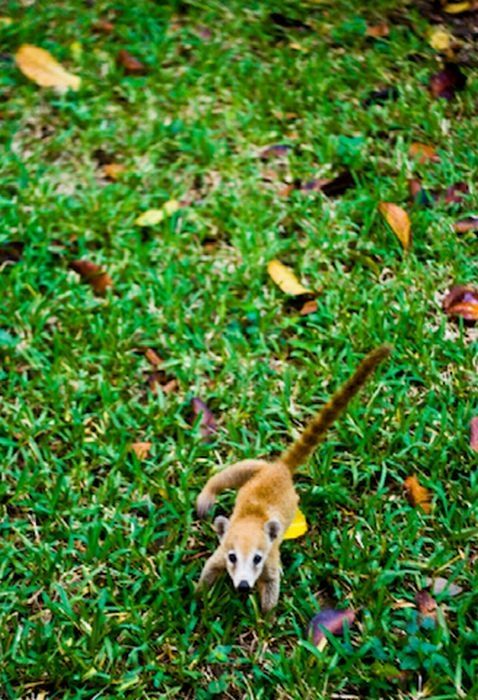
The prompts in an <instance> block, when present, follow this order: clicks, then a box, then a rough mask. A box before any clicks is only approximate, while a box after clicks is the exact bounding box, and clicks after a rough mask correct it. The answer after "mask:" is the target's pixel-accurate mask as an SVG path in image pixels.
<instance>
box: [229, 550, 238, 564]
mask: <svg viewBox="0 0 478 700" xmlns="http://www.w3.org/2000/svg"><path fill="white" fill-rule="evenodd" d="M228 558H229V561H230V562H231V564H235V563H236V561H237V557H236V555H235V554H234V552H231V553H230V554H229V555H228Z"/></svg>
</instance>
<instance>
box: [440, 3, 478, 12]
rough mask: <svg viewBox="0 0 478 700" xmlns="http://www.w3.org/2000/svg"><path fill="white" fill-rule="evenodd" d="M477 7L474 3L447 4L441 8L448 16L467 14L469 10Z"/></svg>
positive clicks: (477, 4)
mask: <svg viewBox="0 0 478 700" xmlns="http://www.w3.org/2000/svg"><path fill="white" fill-rule="evenodd" d="M477 7H478V3H476V2H449V3H447V4H446V5H445V7H444V8H443V11H444V12H447V13H448V14H449V15H459V14H461V13H462V12H469V11H470V10H475V9H476V8H477Z"/></svg>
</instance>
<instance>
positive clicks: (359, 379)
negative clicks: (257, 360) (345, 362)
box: [280, 345, 391, 471]
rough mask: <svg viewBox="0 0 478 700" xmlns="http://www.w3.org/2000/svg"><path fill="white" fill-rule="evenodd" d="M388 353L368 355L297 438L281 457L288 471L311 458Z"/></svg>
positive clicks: (383, 350)
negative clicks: (323, 438)
mask: <svg viewBox="0 0 478 700" xmlns="http://www.w3.org/2000/svg"><path fill="white" fill-rule="evenodd" d="M390 352H391V348H390V347H389V346H387V345H382V346H381V347H379V348H376V350H372V352H369V354H368V355H367V356H366V357H364V359H363V360H362V362H361V363H360V364H359V366H358V368H357V369H356V370H355V372H354V374H353V375H352V376H351V377H350V379H348V380H347V381H346V382H345V384H344V385H343V386H342V387H341V388H340V389H339V390H338V391H337V392H336V393H335V394H334V395H333V396H332V398H331V399H330V401H328V402H327V403H326V404H325V406H324V407H323V409H322V410H321V411H320V413H318V414H317V415H316V416H315V417H314V418H312V420H311V421H310V423H309V424H308V425H307V427H306V429H305V430H304V432H303V433H302V435H301V436H300V438H299V439H298V440H296V442H294V444H293V445H292V446H291V447H289V449H288V450H286V451H285V452H284V453H283V454H282V456H281V458H280V459H281V461H282V462H284V463H285V464H286V465H287V466H288V467H289V469H290V470H291V471H294V470H295V469H296V468H297V467H298V466H299V465H301V464H302V463H303V462H304V460H305V459H306V458H307V457H308V456H309V455H310V453H311V452H312V451H313V450H314V448H315V447H316V446H317V445H318V443H319V442H320V441H321V439H322V437H323V435H324V433H325V432H326V431H327V429H328V428H330V426H331V425H332V423H333V422H334V421H335V420H336V419H337V418H338V417H339V415H340V414H341V413H342V411H343V410H344V409H345V407H346V406H347V404H348V403H349V401H350V399H351V398H352V397H353V396H355V394H356V393H357V392H358V391H359V389H360V388H361V387H362V386H363V385H364V384H365V382H366V381H367V379H368V377H369V376H370V375H371V374H372V372H373V371H374V370H375V368H376V367H377V366H378V365H379V364H380V363H381V362H382V360H384V359H385V358H386V357H388V355H390Z"/></svg>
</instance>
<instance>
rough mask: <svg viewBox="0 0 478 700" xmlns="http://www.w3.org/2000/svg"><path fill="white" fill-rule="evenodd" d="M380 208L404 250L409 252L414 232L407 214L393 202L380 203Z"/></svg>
mask: <svg viewBox="0 0 478 700" xmlns="http://www.w3.org/2000/svg"><path fill="white" fill-rule="evenodd" d="M378 208H379V210H380V213H381V214H382V215H383V217H384V218H385V220H386V222H387V223H388V225H389V226H390V228H391V229H392V231H393V232H394V234H395V235H396V236H397V238H398V240H399V241H400V243H401V244H402V247H403V248H404V250H409V248H410V246H411V243H412V231H411V224H410V218H409V216H408V214H407V212H406V211H405V210H404V209H402V207H399V206H398V204H394V203H393V202H380V204H379V205H378Z"/></svg>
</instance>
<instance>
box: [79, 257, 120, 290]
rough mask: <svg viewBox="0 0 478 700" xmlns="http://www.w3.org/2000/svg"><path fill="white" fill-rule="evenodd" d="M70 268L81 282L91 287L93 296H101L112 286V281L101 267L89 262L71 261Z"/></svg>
mask: <svg viewBox="0 0 478 700" xmlns="http://www.w3.org/2000/svg"><path fill="white" fill-rule="evenodd" d="M70 268H71V269H72V270H74V271H75V272H77V273H78V274H79V275H80V277H81V279H82V280H83V282H85V283H86V284H89V285H90V286H91V287H92V289H93V291H94V292H95V294H99V295H103V294H105V292H106V290H107V289H108V287H111V286H112V285H113V280H112V279H111V277H110V276H109V274H108V273H107V272H106V271H105V270H104V269H103V268H102V267H101V265H96V263H93V262H90V260H73V261H72V262H71V263H70Z"/></svg>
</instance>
